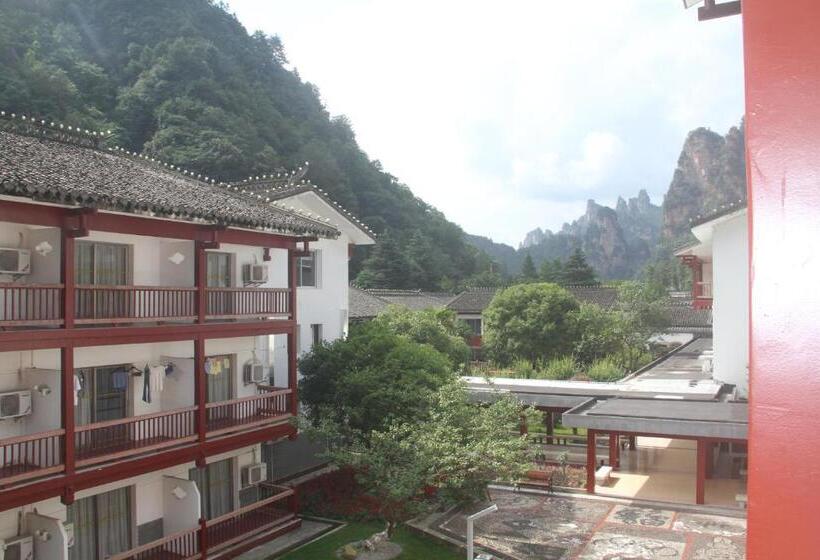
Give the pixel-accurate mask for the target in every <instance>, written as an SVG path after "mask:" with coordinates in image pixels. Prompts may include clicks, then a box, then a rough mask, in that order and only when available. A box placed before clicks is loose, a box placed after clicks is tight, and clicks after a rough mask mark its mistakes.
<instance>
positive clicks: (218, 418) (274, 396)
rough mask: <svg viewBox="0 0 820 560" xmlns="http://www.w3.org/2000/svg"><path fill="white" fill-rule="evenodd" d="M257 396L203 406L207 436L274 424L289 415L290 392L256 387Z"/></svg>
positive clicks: (263, 386) (275, 388) (265, 386)
mask: <svg viewBox="0 0 820 560" xmlns="http://www.w3.org/2000/svg"><path fill="white" fill-rule="evenodd" d="M258 391H259V394H258V395H253V396H250V397H243V398H239V399H232V400H229V401H221V402H213V403H208V404H207V405H206V409H207V410H206V414H205V416H206V421H207V426H208V435H218V434H222V433H227V432H231V431H235V430H236V429H237V428H242V429H245V428H249V427H253V426H259V425H263V424H271V423H277V422H281V421H282V420H284V419H285V418H286V417H287V416H289V415H290V413H291V411H290V410H289V401H290V399H289V395H290V394H291V392H292V391H291V390H290V389H279V388H277V387H269V386H267V385H259V386H258Z"/></svg>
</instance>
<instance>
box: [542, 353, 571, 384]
mask: <svg viewBox="0 0 820 560" xmlns="http://www.w3.org/2000/svg"><path fill="white" fill-rule="evenodd" d="M579 371H580V368H579V366H578V362H576V361H575V358H573V357H572V356H563V357H561V358H553V359H552V360H550V361H549V362H548V363H547V366H546V367H545V368H544V369H543V370H541V372H540V375H539V377H542V378H544V379H572V378H573V377H575V375H576V374H577V373H578V372H579Z"/></svg>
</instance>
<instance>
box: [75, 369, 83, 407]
mask: <svg viewBox="0 0 820 560" xmlns="http://www.w3.org/2000/svg"><path fill="white" fill-rule="evenodd" d="M82 390H83V379H82V377H81V374H79V373H75V374H74V406H78V405H79V404H80V391H82Z"/></svg>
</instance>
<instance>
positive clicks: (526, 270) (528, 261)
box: [521, 253, 538, 282]
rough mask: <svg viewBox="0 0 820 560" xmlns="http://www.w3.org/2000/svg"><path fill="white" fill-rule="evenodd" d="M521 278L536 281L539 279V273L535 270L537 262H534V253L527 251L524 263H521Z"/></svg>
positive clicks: (526, 280)
mask: <svg viewBox="0 0 820 560" xmlns="http://www.w3.org/2000/svg"><path fill="white" fill-rule="evenodd" d="M521 279H522V280H523V281H524V282H535V281H536V280H537V279H538V273H537V272H536V271H535V263H533V262H532V255H530V254H529V253H527V256H526V257H525V258H524V263H523V264H522V265H521Z"/></svg>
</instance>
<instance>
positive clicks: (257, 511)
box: [108, 483, 296, 560]
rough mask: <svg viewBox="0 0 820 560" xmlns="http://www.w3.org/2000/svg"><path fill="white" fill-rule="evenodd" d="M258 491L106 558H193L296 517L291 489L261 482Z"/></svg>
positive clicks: (144, 559) (240, 540) (192, 559)
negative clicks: (252, 498) (249, 499)
mask: <svg viewBox="0 0 820 560" xmlns="http://www.w3.org/2000/svg"><path fill="white" fill-rule="evenodd" d="M259 491H260V496H261V498H260V500H259V501H257V502H255V503H253V504H250V505H248V506H245V507H243V508H240V509H237V510H235V511H232V512H230V513H227V514H225V515H221V516H219V517H217V518H214V519H211V520H209V521H207V522H205V521H200V524H199V526H197V527H194V528H191V529H188V530H185V531H181V532H179V533H176V534H173V535H170V536H167V537H163V538H161V539H158V540H155V541H153V542H150V543H147V544H144V545H142V546H139V547H136V548H132V549H131V550H128V551H126V552H122V553H120V554H115V555H114V556H110V557H108V560H170V559H173V560H194V559H197V558H203V557H206V556H210V554H211V553H224V552H225V551H227V550H228V549H229V548H231V547H232V546H234V545H236V544H239V543H243V542H245V541H247V540H248V538H252V537H254V536H257V535H259V534H261V533H264V532H267V531H270V530H271V529H275V528H277V527H280V526H286V525H291V524H292V523H293V522H294V521H296V516H295V513H294V512H293V504H292V503H290V498H291V497H292V496H293V494H294V493H293V490H292V489H290V488H285V487H283V486H276V485H273V484H269V483H262V484H260V485H259ZM192 522H193V521H192ZM202 531H204V532H205V534H204V535H202ZM203 536H204V538H203ZM203 542H204V543H205V544H204V545H203ZM202 546H205V547H207V548H206V550H202V548H201V547H202Z"/></svg>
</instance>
